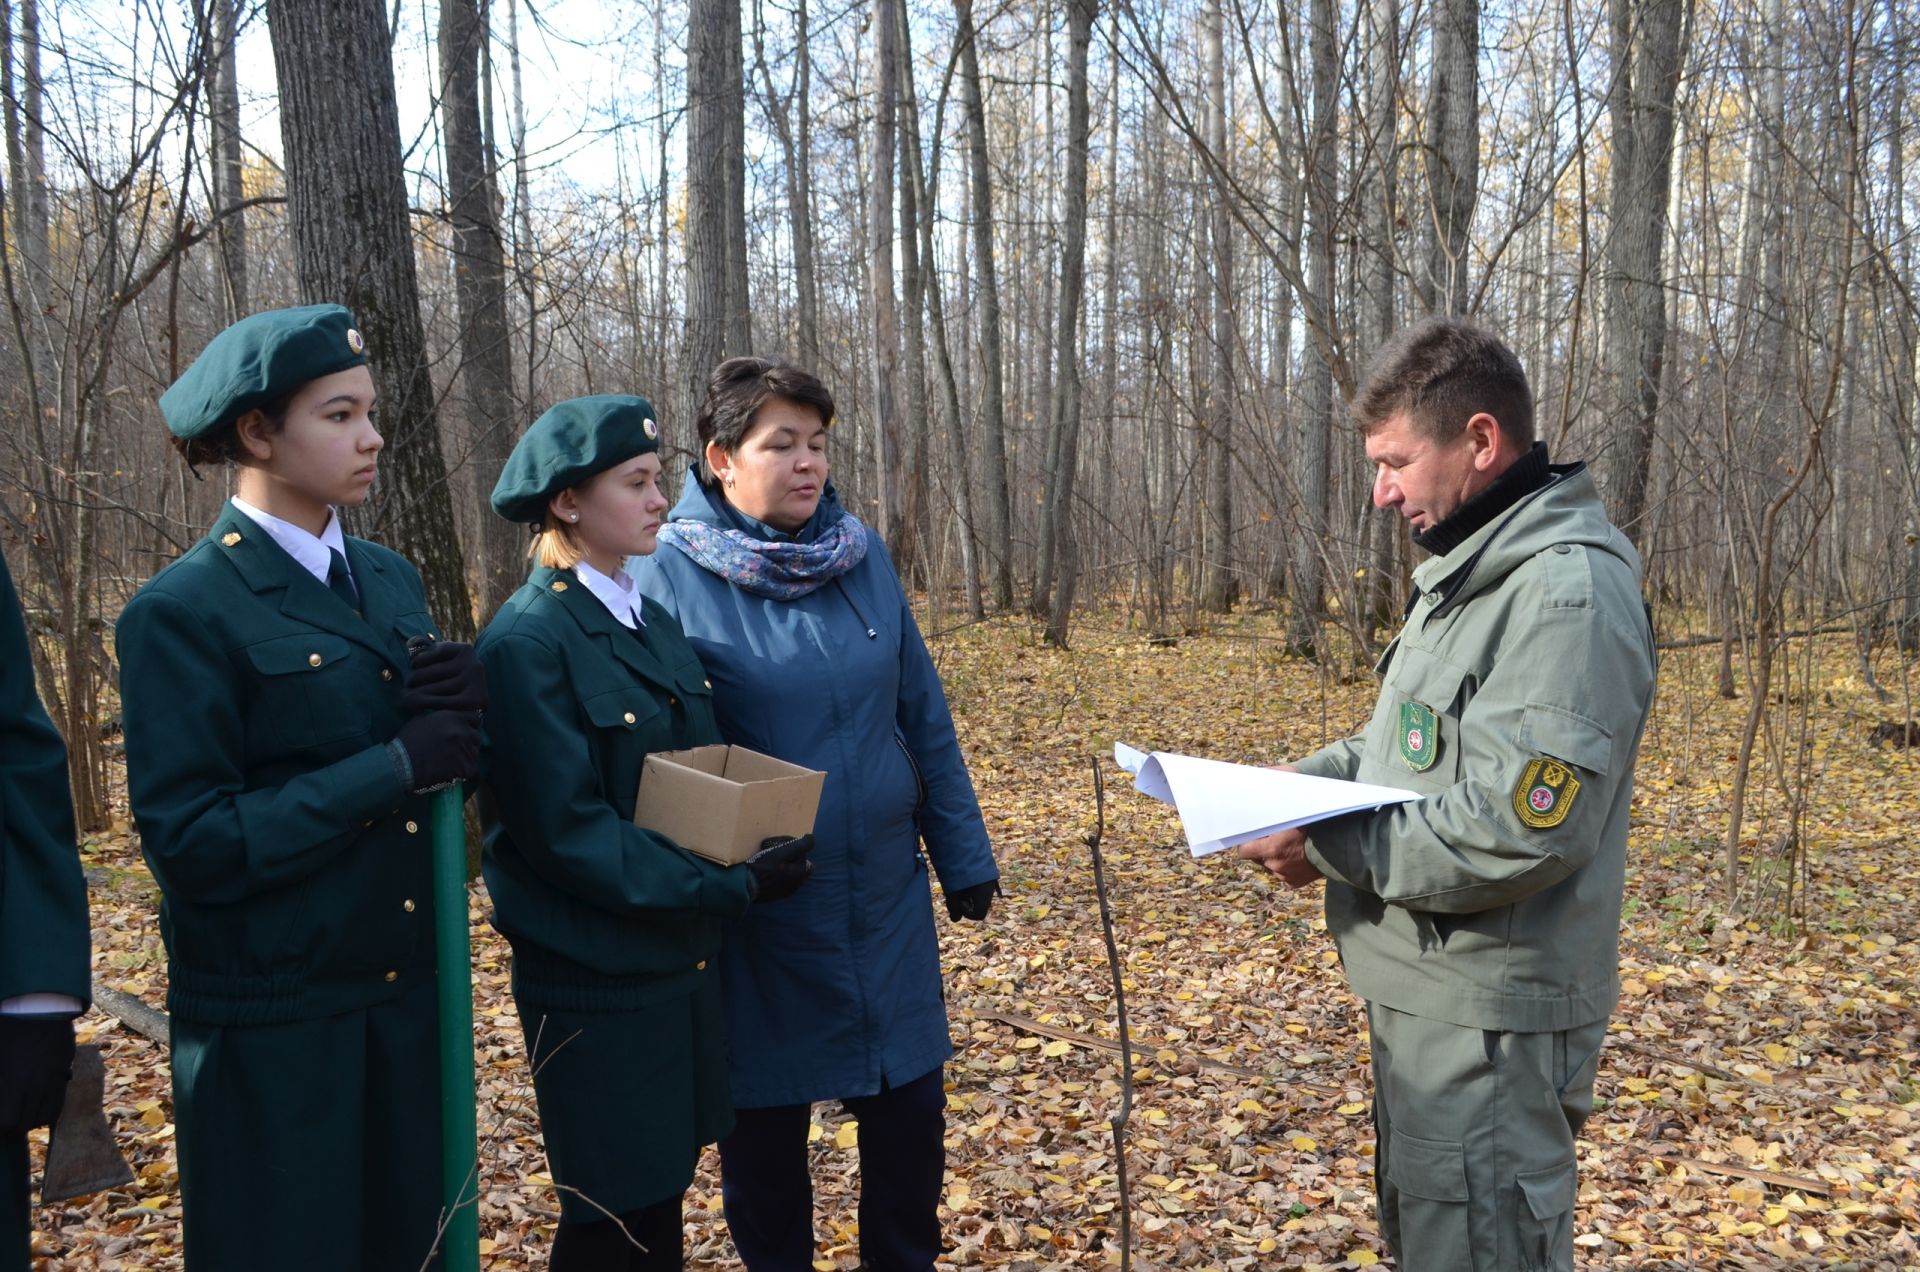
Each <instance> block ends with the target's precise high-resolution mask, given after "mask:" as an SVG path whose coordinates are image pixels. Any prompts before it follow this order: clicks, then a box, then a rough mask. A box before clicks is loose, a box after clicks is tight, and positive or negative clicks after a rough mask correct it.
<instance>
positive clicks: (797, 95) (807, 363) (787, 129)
mask: <svg viewBox="0 0 1920 1272" xmlns="http://www.w3.org/2000/svg"><path fill="white" fill-rule="evenodd" d="M793 25H794V50H793V51H794V73H793V74H794V79H793V88H792V90H791V91H790V92H788V93H787V94H786V95H785V96H782V95H781V94H779V93H778V92H776V91H775V89H774V87H773V71H772V69H771V68H770V67H769V66H768V65H767V55H766V26H765V23H764V22H763V21H762V17H761V5H760V0H754V6H753V51H754V61H755V62H756V63H757V64H758V66H759V69H760V86H761V93H762V95H763V96H764V97H765V99H766V108H767V118H768V119H770V120H772V121H773V129H774V132H775V134H776V135H777V136H778V137H779V138H780V151H781V157H782V159H783V160H784V164H785V171H786V182H787V224H788V227H789V232H790V233H791V235H792V238H793V291H794V317H793V326H794V344H793V347H794V349H795V350H796V360H797V361H798V363H799V365H800V366H802V367H804V368H806V369H807V370H809V371H816V372H817V371H818V370H819V366H820V331H819V327H820V301H819V296H818V291H817V288H818V283H817V281H816V271H815V267H814V244H813V187H812V183H813V160H812V155H811V148H812V123H811V119H812V116H813V110H812V100H813V96H812V95H813V88H812V82H813V59H812V55H811V53H810V52H809V50H808V48H807V0H796V3H795V6H794V17H793ZM796 102H797V103H799V109H797V110H795V109H794V104H795V103H796Z"/></svg>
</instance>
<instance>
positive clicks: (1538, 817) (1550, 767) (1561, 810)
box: [1513, 755, 1580, 830]
mask: <svg viewBox="0 0 1920 1272" xmlns="http://www.w3.org/2000/svg"><path fill="white" fill-rule="evenodd" d="M1579 793H1580V779H1579V778H1577V777H1575V776H1574V775H1573V770H1572V769H1570V768H1568V767H1567V766H1566V765H1564V764H1562V763H1560V761H1558V760H1553V759H1548V758H1547V757H1546V756H1544V755H1543V756H1540V757H1538V758H1537V759H1532V760H1528V761H1527V767H1526V768H1525V769H1523V770H1521V773H1520V781H1519V782H1518V783H1516V784H1515V786H1514V788H1513V811H1514V815H1515V816H1517V817H1519V819H1520V821H1521V822H1522V823H1523V824H1524V825H1527V826H1531V827H1532V828H1533V829H1535V830H1551V829H1552V828H1553V827H1555V826H1558V825H1559V824H1560V823H1561V822H1563V821H1565V820H1567V814H1568V813H1570V812H1572V811H1573V799H1574V796H1576V795H1578V794H1579Z"/></svg>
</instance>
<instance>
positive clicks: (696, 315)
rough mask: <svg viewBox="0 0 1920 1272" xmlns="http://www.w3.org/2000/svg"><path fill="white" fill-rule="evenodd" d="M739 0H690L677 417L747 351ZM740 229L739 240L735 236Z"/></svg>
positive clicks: (689, 416)
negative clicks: (740, 274) (741, 268)
mask: <svg viewBox="0 0 1920 1272" xmlns="http://www.w3.org/2000/svg"><path fill="white" fill-rule="evenodd" d="M739 60H740V0H689V3H688V7H687V243H686V247H687V276H686V289H687V319H686V332H685V339H684V341H683V343H682V345H681V349H682V353H681V359H680V377H681V384H682V388H683V392H684V396H683V398H682V409H681V412H680V418H681V419H683V420H686V421H687V422H688V423H689V424H691V422H692V420H693V417H694V414H695V412H696V411H697V410H698V408H699V405H700V401H701V399H702V398H703V397H705V396H706V387H707V376H708V374H709V373H710V372H711V371H712V370H713V368H714V367H716V366H717V365H719V364H720V362H721V361H723V360H724V359H726V358H728V357H730V356H732V355H734V354H738V353H745V352H746V351H747V347H748V346H747V343H746V341H745V340H744V339H743V338H742V337H741V332H740V331H739V330H738V328H739V326H740V322H739V319H740V318H741V317H742V316H743V315H741V314H739V313H736V312H735V309H736V301H737V303H738V307H739V308H740V309H744V307H745V305H746V297H745V294H744V290H743V291H742V293H741V294H740V295H739V296H737V297H736V296H735V294H734V288H735V278H734V266H733V258H734V256H735V254H736V253H737V254H738V255H739V257H740V259H741V260H742V261H744V260H745V255H746V242H745V231H746V153H745V147H744V139H745V135H746V123H745V114H744V112H745V109H746V107H745V102H744V95H745V85H744V84H743V83H742V82H741V76H740V75H739V74H738V73H737V69H738V65H739ZM736 231H737V232H738V233H739V235H740V240H739V241H738V242H737V243H736V242H735V238H734V236H735V233H736Z"/></svg>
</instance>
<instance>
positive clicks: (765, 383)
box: [693, 358, 833, 482]
mask: <svg viewBox="0 0 1920 1272" xmlns="http://www.w3.org/2000/svg"><path fill="white" fill-rule="evenodd" d="M770 398H785V399H787V401H789V402H794V403H797V404H799V405H800V406H806V407H812V408H813V409H814V410H815V411H818V412H819V413H820V424H821V427H823V428H824V427H825V426H827V425H829V424H832V423H833V394H831V393H829V392H828V391H827V386H826V385H824V384H822V383H821V382H820V379H819V377H818V376H816V375H814V374H813V373H812V372H810V371H805V370H802V369H801V368H799V367H796V366H794V365H792V364H791V363H787V362H773V361H771V360H769V359H766V358H728V359H727V360H726V361H725V362H722V363H721V364H720V365H719V366H717V367H715V368H714V369H713V374H712V375H710V376H708V377H707V396H706V398H705V399H704V400H703V401H702V402H701V403H700V410H699V412H698V413H697V414H696V415H695V416H694V420H693V427H694V430H695V431H696V432H697V433H698V434H699V435H700V479H701V480H702V481H707V482H711V481H712V480H713V470H712V469H710V468H708V467H707V447H708V446H709V445H717V446H718V447H719V448H720V449H721V450H723V451H729V452H730V451H735V450H738V449H739V448H740V443H741V442H742V441H744V440H745V439H746V436H747V433H748V432H749V431H751V430H752V428H753V418H754V416H756V415H758V414H759V413H760V408H761V407H763V406H765V405H766V404H767V401H768V399H770Z"/></svg>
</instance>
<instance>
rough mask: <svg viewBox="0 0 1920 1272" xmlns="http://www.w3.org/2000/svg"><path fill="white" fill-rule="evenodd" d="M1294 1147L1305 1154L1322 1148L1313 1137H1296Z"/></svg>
mask: <svg viewBox="0 0 1920 1272" xmlns="http://www.w3.org/2000/svg"><path fill="white" fill-rule="evenodd" d="M1293 1146H1294V1147H1295V1148H1297V1149H1299V1150H1300V1151H1301V1152H1303V1153H1311V1152H1312V1151H1313V1150H1314V1149H1316V1148H1318V1147H1320V1145H1319V1144H1317V1143H1315V1142H1314V1139H1313V1136H1311V1135H1296V1136H1294V1137H1293Z"/></svg>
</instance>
